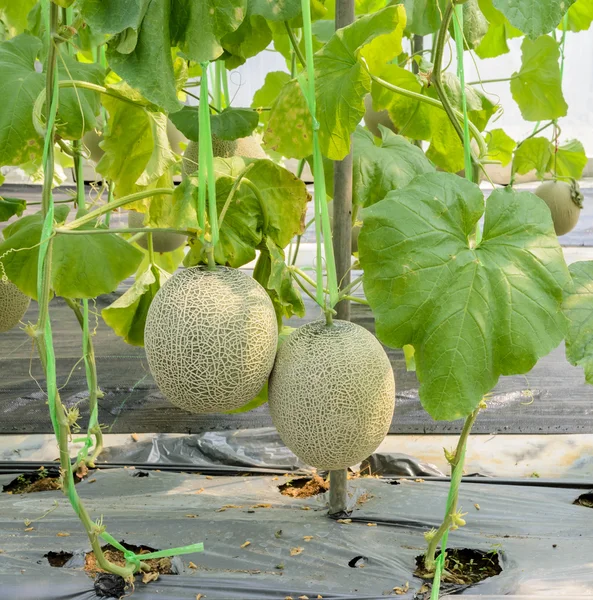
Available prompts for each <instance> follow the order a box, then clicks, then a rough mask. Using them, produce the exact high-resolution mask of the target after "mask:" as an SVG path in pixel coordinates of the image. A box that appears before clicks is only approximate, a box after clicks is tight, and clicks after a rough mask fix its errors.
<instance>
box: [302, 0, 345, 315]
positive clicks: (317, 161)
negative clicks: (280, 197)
mask: <svg viewBox="0 0 593 600" xmlns="http://www.w3.org/2000/svg"><path fill="white" fill-rule="evenodd" d="M301 5H302V13H303V33H304V39H305V56H306V59H307V75H306V76H305V73H304V72H303V73H301V74H300V75H299V77H298V78H297V80H298V82H299V85H300V87H301V90H302V92H303V96H304V97H305V99H306V101H307V106H308V108H309V112H310V113H311V119H312V122H313V179H314V188H315V193H314V200H315V235H316V243H317V288H316V299H317V303H318V304H319V305H320V306H322V307H323V306H324V291H323V289H324V285H323V263H322V256H321V243H322V237H323V246H324V249H325V261H326V269H327V287H328V290H329V304H330V308H333V307H334V306H335V305H336V304H337V302H338V299H339V297H338V281H337V275H336V263H335V259H334V248H333V244H332V236H331V225H330V220H329V211H328V208H327V192H326V188H325V172H324V168H323V156H322V154H321V146H320V144H319V121H318V120H317V105H316V100H315V67H314V58H313V32H312V28H311V6H310V3H309V0H301Z"/></svg>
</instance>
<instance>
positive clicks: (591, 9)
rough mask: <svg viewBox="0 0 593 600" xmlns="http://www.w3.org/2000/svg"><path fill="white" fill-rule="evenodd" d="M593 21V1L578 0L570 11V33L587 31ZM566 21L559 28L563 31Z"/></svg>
mask: <svg viewBox="0 0 593 600" xmlns="http://www.w3.org/2000/svg"><path fill="white" fill-rule="evenodd" d="M592 21H593V2H591V0H576V2H575V3H574V4H573V5H572V6H571V7H570V8H569V9H568V27H567V29H568V31H586V30H587V29H589V27H591V22H592ZM563 25H564V21H561V22H560V25H559V28H560V29H563V28H564V27H563Z"/></svg>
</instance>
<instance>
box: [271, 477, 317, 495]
mask: <svg viewBox="0 0 593 600" xmlns="http://www.w3.org/2000/svg"><path fill="white" fill-rule="evenodd" d="M278 489H279V490H280V493H281V494H282V495H283V496H290V497H292V498H310V497H311V496H317V495H318V494H323V493H324V492H327V490H329V481H325V480H324V479H323V478H322V477H319V475H313V477H298V478H297V479H291V480H290V481H287V482H286V483H283V484H282V485H279V486H278Z"/></svg>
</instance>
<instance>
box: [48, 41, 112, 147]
mask: <svg viewBox="0 0 593 600" xmlns="http://www.w3.org/2000/svg"><path fill="white" fill-rule="evenodd" d="M58 73H59V76H60V80H61V81H71V80H76V81H88V82H90V83H94V84H95V85H103V82H104V80H105V71H104V70H103V68H102V67H101V66H100V65H98V64H88V63H82V62H78V61H77V60H75V59H74V58H73V57H71V56H69V55H68V54H66V53H65V52H61V53H60V56H59V58H58ZM45 108H47V107H45ZM100 110H101V98H100V96H99V94H97V92H93V91H91V90H85V89H81V88H76V89H74V88H64V89H61V90H60V104H59V107H58V115H57V127H56V131H57V133H58V135H59V136H60V137H62V138H65V139H69V140H78V139H80V138H81V137H82V136H83V135H84V134H85V133H86V132H87V131H91V130H92V129H95V128H96V127H97V116H98V115H99V112H100Z"/></svg>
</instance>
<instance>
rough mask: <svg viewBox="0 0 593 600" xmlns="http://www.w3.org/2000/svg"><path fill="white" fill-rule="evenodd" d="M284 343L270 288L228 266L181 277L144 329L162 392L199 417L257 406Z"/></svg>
mask: <svg viewBox="0 0 593 600" xmlns="http://www.w3.org/2000/svg"><path fill="white" fill-rule="evenodd" d="M277 341H278V324H277V321H276V314H275V312H274V307H273V305H272V301H271V300H270V297H269V296H268V294H267V293H266V291H265V289H264V288H263V287H262V286H261V285H260V284H259V283H258V282H257V281H255V279H253V278H252V277H249V276H248V275H245V274H244V273H242V272H241V271H239V270H237V269H231V268H228V267H217V268H216V270H214V271H210V270H208V269H207V268H205V267H192V268H190V269H185V270H182V271H179V272H177V273H176V274H175V275H173V277H171V279H169V280H168V281H167V282H166V283H165V285H164V286H163V287H162V288H161V289H160V290H159V291H158V293H157V294H156V296H155V297H154V300H153V301H152V304H151V305H150V309H149V311H148V315H147V318H146V327H145V330H144V345H145V348H146V355H147V357H148V364H149V366H150V371H151V373H152V375H153V377H154V379H155V381H156V384H157V385H158V387H159V389H160V390H161V392H162V393H163V394H164V395H165V397H166V398H167V399H168V400H169V401H170V402H171V403H172V404H174V405H175V406H178V407H179V408H183V409H185V410H188V411H190V412H194V413H215V412H223V411H228V410H233V409H235V408H239V407H240V406H243V405H244V404H245V403H246V402H248V401H249V400H252V399H253V398H254V397H255V396H256V395H257V394H258V393H259V391H260V390H261V389H262V387H263V386H264V384H265V383H266V381H267V379H268V376H269V374H270V371H271V370H272V366H273V364H274V357H275V355H276V345H277Z"/></svg>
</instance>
